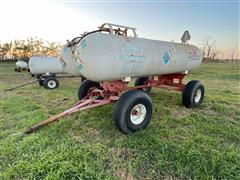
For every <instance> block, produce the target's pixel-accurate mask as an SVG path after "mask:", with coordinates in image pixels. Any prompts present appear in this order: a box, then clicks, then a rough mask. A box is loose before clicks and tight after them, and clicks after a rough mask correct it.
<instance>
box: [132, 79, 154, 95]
mask: <svg viewBox="0 0 240 180" xmlns="http://www.w3.org/2000/svg"><path fill="white" fill-rule="evenodd" d="M148 79H149V77H140V78H137V79H136V81H135V84H134V86H135V87H136V86H141V85H145V84H146V81H147V80H148ZM139 89H140V90H142V91H145V92H146V93H148V94H149V93H150V92H151V89H152V88H151V87H149V88H139Z"/></svg>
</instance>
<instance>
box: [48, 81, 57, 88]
mask: <svg viewBox="0 0 240 180" xmlns="http://www.w3.org/2000/svg"><path fill="white" fill-rule="evenodd" d="M47 84H48V87H49V88H50V89H53V88H55V87H56V85H57V83H56V82H55V81H54V80H49V81H48V83H47Z"/></svg>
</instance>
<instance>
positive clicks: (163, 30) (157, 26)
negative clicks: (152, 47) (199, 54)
mask: <svg viewBox="0 0 240 180" xmlns="http://www.w3.org/2000/svg"><path fill="white" fill-rule="evenodd" d="M0 18H1V26H0V41H1V42H6V41H10V40H13V39H16V38H17V39H25V38H28V37H34V36H37V37H39V38H43V39H45V40H49V41H61V42H65V41H66V40H67V39H72V38H73V37H75V36H78V35H80V34H81V33H83V32H84V31H90V30H95V29H97V27H98V26H100V25H101V24H102V23H103V22H111V23H115V24H122V25H126V26H132V27H136V28H137V32H138V35H139V36H140V37H144V38H150V39H159V40H166V41H172V40H173V41H175V42H178V41H180V38H181V35H182V33H183V32H184V30H189V32H190V34H191V36H192V39H191V43H192V44H196V45H198V46H201V44H202V39H204V38H205V37H207V36H208V37H211V39H212V40H215V41H216V45H215V46H216V49H218V50H220V51H226V52H227V51H230V50H231V49H239V1H231V0H229V1H204V0H203V1H197V0H195V1H194V0H191V1H187V0H185V1H170V2H169V1H132V2H129V1H106V0H105V1H97V0H96V1H91V2H89V1H53V0H48V1H46V0H45V1H44V0H41V1H34V0H32V1H11V0H8V1H1V2H0Z"/></svg>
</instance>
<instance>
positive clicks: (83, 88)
mask: <svg viewBox="0 0 240 180" xmlns="http://www.w3.org/2000/svg"><path fill="white" fill-rule="evenodd" d="M93 87H96V88H98V89H100V84H99V83H98V82H94V81H90V80H88V79H86V80H84V81H83V82H81V84H80V87H79V89H78V99H79V100H81V99H83V98H84V97H85V96H86V95H87V94H88V91H89V89H90V88H93Z"/></svg>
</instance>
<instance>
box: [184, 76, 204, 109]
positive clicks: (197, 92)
mask: <svg viewBox="0 0 240 180" xmlns="http://www.w3.org/2000/svg"><path fill="white" fill-rule="evenodd" d="M203 98H204V87H203V85H202V84H201V82H200V81H197V80H192V81H190V82H189V83H187V85H186V86H185V89H184V91H183V94H182V102H183V105H184V106H186V107H187V108H197V107H198V106H199V105H200V104H201V103H202V101H203Z"/></svg>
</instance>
